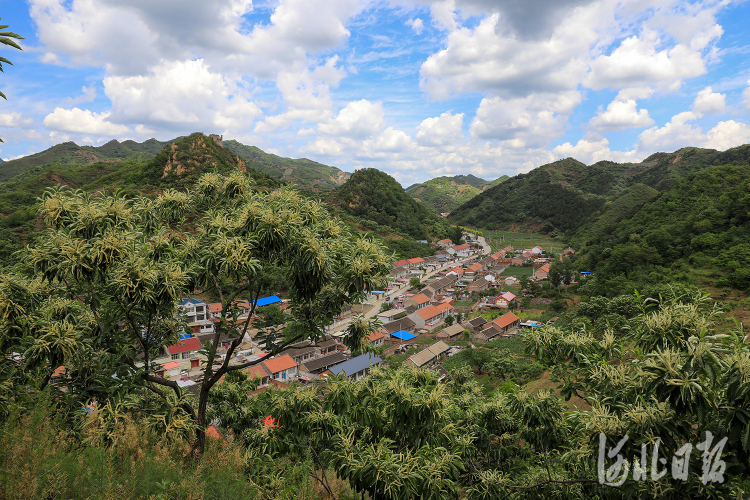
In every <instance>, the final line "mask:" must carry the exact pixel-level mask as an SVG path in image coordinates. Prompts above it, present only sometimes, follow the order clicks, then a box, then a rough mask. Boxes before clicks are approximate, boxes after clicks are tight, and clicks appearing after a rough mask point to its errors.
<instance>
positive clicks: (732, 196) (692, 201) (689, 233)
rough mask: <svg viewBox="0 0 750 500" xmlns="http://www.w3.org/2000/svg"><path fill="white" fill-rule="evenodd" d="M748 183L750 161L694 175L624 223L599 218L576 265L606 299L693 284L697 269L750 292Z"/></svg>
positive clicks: (719, 283) (712, 279) (715, 283)
mask: <svg viewBox="0 0 750 500" xmlns="http://www.w3.org/2000/svg"><path fill="white" fill-rule="evenodd" d="M640 186H643V185H640ZM748 186H750V165H747V164H746V165H739V166H731V165H721V166H713V167H707V168H704V169H701V170H699V171H698V172H693V173H690V174H687V175H686V176H684V177H683V178H682V179H680V180H677V181H675V182H674V183H673V184H672V185H671V186H670V187H669V188H668V189H666V190H665V191H664V192H662V193H659V194H658V195H656V196H654V197H652V198H651V199H650V200H648V201H645V202H644V203H643V204H641V206H639V207H638V208H636V209H635V210H634V211H633V212H632V213H630V214H629V215H628V216H627V217H623V218H621V220H619V221H618V222H616V223H614V224H602V223H600V224H597V223H596V222H597V221H594V224H592V225H590V226H589V227H587V228H586V229H587V230H588V231H587V235H586V240H585V241H583V242H582V243H581V245H582V246H581V247H580V249H579V251H578V254H577V255H576V257H575V259H576V261H575V262H576V267H578V268H579V269H582V270H588V271H592V272H594V274H595V276H596V283H595V286H596V288H597V289H596V290H591V292H592V293H599V294H603V295H615V294H617V293H620V292H621V291H628V292H632V290H633V288H637V286H640V285H641V284H655V283H667V282H676V281H692V280H693V279H695V276H696V274H695V273H696V270H697V272H698V273H699V274H704V275H705V276H706V277H707V279H708V280H709V282H710V284H711V285H713V286H717V287H733V288H735V289H739V290H747V289H750V271H748V270H749V269H750V194H748ZM635 187H636V186H633V188H635ZM631 189H632V188H631ZM641 189H642V188H641ZM602 215H604V214H602ZM600 218H601V216H600ZM706 271H707V272H706Z"/></svg>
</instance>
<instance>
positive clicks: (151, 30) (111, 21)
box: [30, 0, 362, 78]
mask: <svg viewBox="0 0 750 500" xmlns="http://www.w3.org/2000/svg"><path fill="white" fill-rule="evenodd" d="M252 8H253V4H252V1H251V0H216V1H212V2H205V1H203V0H160V1H159V2H156V3H155V2H152V1H150V0H106V1H96V0H72V1H66V0H31V8H30V14H31V17H32V19H33V20H34V22H35V23H36V25H37V28H38V37H39V40H40V42H41V43H42V44H43V46H44V49H45V55H44V56H43V60H44V61H46V62H51V63H55V62H57V63H60V62H61V61H62V62H69V63H70V64H74V65H80V64H90V65H101V66H106V67H107V70H108V72H109V73H110V74H118V75H122V74H125V75H133V74H139V73H143V72H145V71H146V69H147V68H149V67H152V66H154V65H157V64H162V63H164V62H169V61H183V60H188V59H194V58H196V56H197V57H202V58H204V59H206V60H207V61H209V62H210V63H211V65H212V66H216V67H219V66H221V67H222V69H223V70H225V71H227V72H237V68H243V69H242V70H241V72H242V73H244V72H247V73H249V74H254V75H256V76H260V77H264V78H266V77H272V76H273V75H275V73H276V72H278V71H291V70H294V69H295V68H300V66H301V65H304V63H305V61H306V58H307V55H306V54H308V53H318V52H320V51H324V50H329V49H334V48H336V47H337V46H338V45H339V44H340V43H341V41H342V40H344V39H345V38H346V37H348V36H349V30H347V29H346V27H345V23H346V21H347V20H348V19H349V18H350V17H352V16H353V15H355V14H357V13H358V12H359V11H360V10H361V9H362V5H361V4H360V1H359V0H286V1H284V2H281V3H280V4H279V5H278V6H277V7H276V8H275V10H274V12H273V14H272V15H271V17H270V22H269V23H268V24H267V25H263V24H259V25H256V26H255V27H254V28H253V29H252V30H251V31H249V32H248V31H247V30H246V29H245V27H244V26H243V23H244V18H243V17H242V16H243V15H244V14H245V13H247V12H249V11H250V10H252Z"/></svg>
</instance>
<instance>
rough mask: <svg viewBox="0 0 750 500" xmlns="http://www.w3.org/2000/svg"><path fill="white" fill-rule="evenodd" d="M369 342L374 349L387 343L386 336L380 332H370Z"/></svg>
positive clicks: (368, 335)
mask: <svg viewBox="0 0 750 500" xmlns="http://www.w3.org/2000/svg"><path fill="white" fill-rule="evenodd" d="M367 341H368V342H369V343H370V345H371V346H373V347H380V346H381V345H383V343H384V342H385V335H383V334H382V333H380V332H375V331H373V332H370V333H368V334H367Z"/></svg>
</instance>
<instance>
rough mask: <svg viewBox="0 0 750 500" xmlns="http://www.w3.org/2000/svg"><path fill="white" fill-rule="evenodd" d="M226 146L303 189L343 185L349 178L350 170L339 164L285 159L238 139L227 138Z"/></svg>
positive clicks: (258, 167)
mask: <svg viewBox="0 0 750 500" xmlns="http://www.w3.org/2000/svg"><path fill="white" fill-rule="evenodd" d="M224 147H226V148H227V149H229V150H230V151H232V152H234V153H235V154H237V155H239V156H240V157H241V158H242V159H243V160H245V162H247V166H248V167H251V168H254V169H255V170H257V171H258V172H261V173H264V174H266V175H269V176H271V177H273V178H274V179H280V180H283V181H285V182H288V183H290V184H292V185H294V186H297V187H299V188H301V189H306V190H312V189H320V188H324V189H330V188H334V187H336V186H340V185H341V184H343V183H344V182H345V181H346V180H347V179H348V178H349V174H348V173H347V172H344V171H343V170H340V169H338V168H336V167H329V166H328V165H323V164H322V163H318V162H315V161H312V160H308V159H307V158H300V159H292V158H282V157H281V156H276V155H273V154H269V153H266V152H264V151H262V150H261V149H260V148H257V147H255V146H246V145H244V144H241V143H239V142H237V141H235V140H228V141H224Z"/></svg>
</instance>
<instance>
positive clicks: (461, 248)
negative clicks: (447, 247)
mask: <svg viewBox="0 0 750 500" xmlns="http://www.w3.org/2000/svg"><path fill="white" fill-rule="evenodd" d="M466 248H469V244H468V243H464V244H463V245H456V246H455V247H453V250H455V251H459V250H464V249H466Z"/></svg>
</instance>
